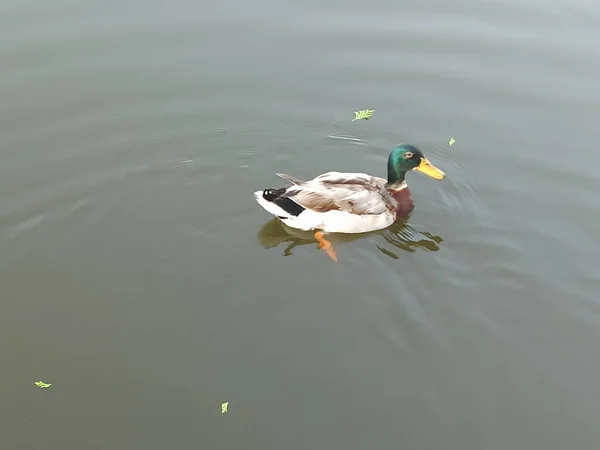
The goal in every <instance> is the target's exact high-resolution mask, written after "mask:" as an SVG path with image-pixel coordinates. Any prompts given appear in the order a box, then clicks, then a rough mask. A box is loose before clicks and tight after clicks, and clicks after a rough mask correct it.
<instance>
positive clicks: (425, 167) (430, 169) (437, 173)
mask: <svg viewBox="0 0 600 450" xmlns="http://www.w3.org/2000/svg"><path fill="white" fill-rule="evenodd" d="M415 170H418V171H419V172H423V173H424V174H425V175H428V176H430V177H431V178H435V179H436V180H441V179H442V178H444V177H445V176H446V174H445V173H444V172H442V171H441V170H440V169H438V168H437V167H435V166H434V165H433V164H431V163H430V162H429V160H428V159H427V158H425V157H423V158H421V164H419V165H418V166H417V167H415Z"/></svg>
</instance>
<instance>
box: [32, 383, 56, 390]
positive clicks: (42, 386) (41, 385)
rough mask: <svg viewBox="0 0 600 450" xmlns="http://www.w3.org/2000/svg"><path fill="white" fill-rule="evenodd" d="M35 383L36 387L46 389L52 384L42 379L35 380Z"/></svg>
mask: <svg viewBox="0 0 600 450" xmlns="http://www.w3.org/2000/svg"><path fill="white" fill-rule="evenodd" d="M33 384H35V385H36V386H37V387H39V388H41V389H46V388H49V387H50V386H52V383H44V382H43V381H36V382H35V383H33Z"/></svg>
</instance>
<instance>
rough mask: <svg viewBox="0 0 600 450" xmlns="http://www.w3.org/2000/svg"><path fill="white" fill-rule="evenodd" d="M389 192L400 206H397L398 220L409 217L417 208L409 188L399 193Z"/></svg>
mask: <svg viewBox="0 0 600 450" xmlns="http://www.w3.org/2000/svg"><path fill="white" fill-rule="evenodd" d="M388 192H389V193H390V194H391V195H392V197H394V199H395V200H396V202H398V206H396V220H398V219H402V218H403V217H406V216H408V215H409V214H410V213H411V212H412V210H413V209H414V208H415V204H414V203H413V199H412V196H411V195H410V190H409V189H408V188H407V187H406V188H404V189H400V190H399V191H396V190H393V189H389V190H388Z"/></svg>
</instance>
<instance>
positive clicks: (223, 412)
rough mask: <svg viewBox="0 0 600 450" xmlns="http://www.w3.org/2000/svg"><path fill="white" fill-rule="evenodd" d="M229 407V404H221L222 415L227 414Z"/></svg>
mask: <svg viewBox="0 0 600 450" xmlns="http://www.w3.org/2000/svg"><path fill="white" fill-rule="evenodd" d="M228 406H229V402H225V403H221V414H225V413H226V412H227V407H228Z"/></svg>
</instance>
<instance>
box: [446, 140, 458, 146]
mask: <svg viewBox="0 0 600 450" xmlns="http://www.w3.org/2000/svg"><path fill="white" fill-rule="evenodd" d="M455 142H456V140H455V139H454V138H450V140H449V141H448V145H449V146H450V147H452V146H453V145H454V143H455Z"/></svg>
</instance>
